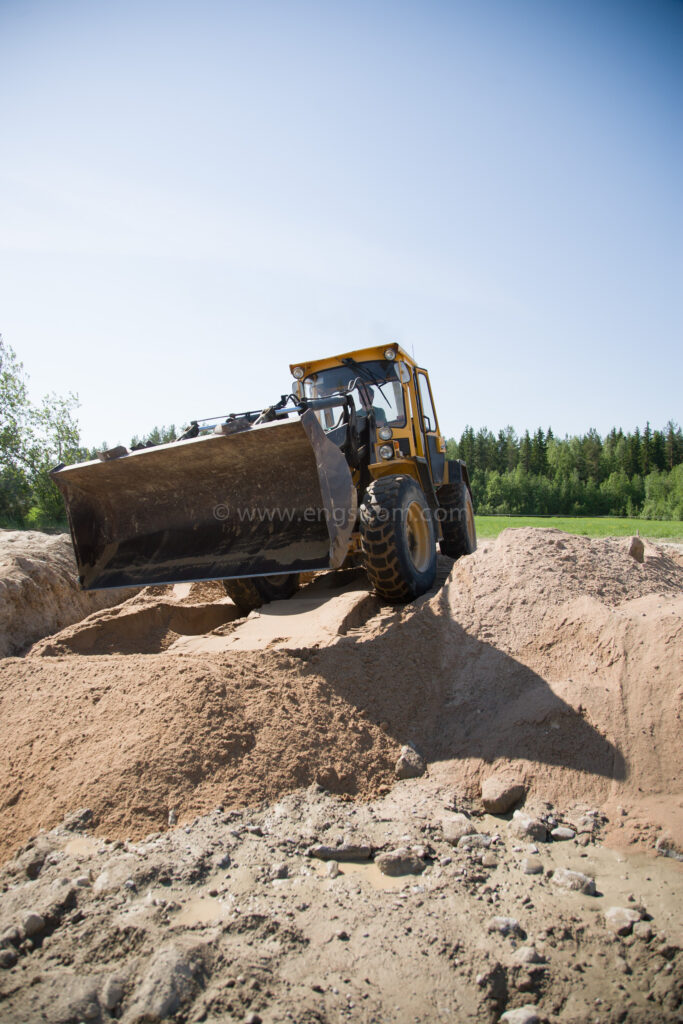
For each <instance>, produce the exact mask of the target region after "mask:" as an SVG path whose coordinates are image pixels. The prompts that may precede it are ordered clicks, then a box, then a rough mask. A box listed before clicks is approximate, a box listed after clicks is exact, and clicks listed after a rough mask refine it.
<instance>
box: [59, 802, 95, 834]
mask: <svg viewBox="0 0 683 1024" xmlns="http://www.w3.org/2000/svg"><path fill="white" fill-rule="evenodd" d="M92 824H93V816H92V811H91V810H90V808H89V807H81V808H80V809H79V810H78V811H73V812H72V813H71V814H67V816H66V818H64V821H63V822H62V828H65V829H66V830H67V831H68V832H82V831H83V829H86V828H90V826H91V825H92Z"/></svg>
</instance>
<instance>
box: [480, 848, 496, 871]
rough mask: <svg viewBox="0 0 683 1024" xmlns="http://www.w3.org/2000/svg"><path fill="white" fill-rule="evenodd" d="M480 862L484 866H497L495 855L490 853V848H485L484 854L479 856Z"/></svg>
mask: <svg viewBox="0 0 683 1024" xmlns="http://www.w3.org/2000/svg"><path fill="white" fill-rule="evenodd" d="M481 863H482V867H485V868H497V867H498V858H497V857H496V855H495V853H491V851H490V850H487V851H486V853H485V854H484V856H483V857H482V858H481Z"/></svg>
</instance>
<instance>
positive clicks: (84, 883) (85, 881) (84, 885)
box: [74, 875, 92, 889]
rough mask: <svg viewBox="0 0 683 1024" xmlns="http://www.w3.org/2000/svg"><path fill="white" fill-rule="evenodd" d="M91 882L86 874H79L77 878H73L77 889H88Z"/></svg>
mask: <svg viewBox="0 0 683 1024" xmlns="http://www.w3.org/2000/svg"><path fill="white" fill-rule="evenodd" d="M91 884H92V883H91V881H90V878H89V876H88V875H79V876H78V878H74V885H76V886H78V888H79V889H89V888H90V886H91Z"/></svg>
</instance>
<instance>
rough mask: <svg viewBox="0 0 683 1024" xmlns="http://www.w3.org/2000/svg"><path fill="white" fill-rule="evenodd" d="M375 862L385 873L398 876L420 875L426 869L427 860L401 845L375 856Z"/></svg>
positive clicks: (393, 876) (394, 876)
mask: <svg viewBox="0 0 683 1024" xmlns="http://www.w3.org/2000/svg"><path fill="white" fill-rule="evenodd" d="M375 864H376V865H377V867H378V868H379V870H380V871H381V872H382V874H383V875H390V876H391V877H392V878H396V877H398V876H399V875H420V874H422V872H423V871H424V869H425V866H426V865H425V862H424V861H423V860H422V858H421V857H418V855H417V854H416V853H413V851H412V850H408V849H407V848H406V847H399V849H397V850H391V851H388V852H387V853H380V854H378V856H377V857H375Z"/></svg>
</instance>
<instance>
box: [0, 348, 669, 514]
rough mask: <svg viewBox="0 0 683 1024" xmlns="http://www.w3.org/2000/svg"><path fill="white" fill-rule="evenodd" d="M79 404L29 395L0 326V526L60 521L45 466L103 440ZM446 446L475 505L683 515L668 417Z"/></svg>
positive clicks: (153, 439) (137, 440)
mask: <svg viewBox="0 0 683 1024" xmlns="http://www.w3.org/2000/svg"><path fill="white" fill-rule="evenodd" d="M77 408H78V398H77V396H76V395H74V394H71V393H69V394H67V395H66V397H63V396H59V395H55V394H51V395H46V396H45V397H44V398H43V399H42V401H41V402H39V403H34V402H32V401H31V399H30V398H29V393H28V386H27V375H26V372H25V370H24V367H23V365H22V363H21V362H20V361H19V359H18V358H17V355H16V353H15V352H14V351H13V350H12V348H10V346H9V345H6V344H5V343H4V341H3V340H2V336H1V335H0V526H17V527H21V526H29V527H34V528H37V529H41V528H45V527H49V526H56V525H61V524H63V523H64V515H65V514H64V505H63V503H62V498H61V495H60V494H59V492H58V490H57V488H56V487H55V486H54V484H53V483H52V481H51V479H50V476H49V473H50V470H51V469H53V468H54V467H55V466H56V465H57V464H58V463H64V464H65V465H69V464H71V463H74V462H83V461H85V460H87V459H94V458H96V455H97V452H98V451H102V450H104V449H106V448H107V447H108V446H107V444H106V443H105V442H103V443H102V444H101V445H98V446H97V447H96V448H87V447H85V446H83V444H82V443H81V438H80V431H79V426H78V421H77V419H76V410H77ZM175 437H176V429H175V427H174V426H173V425H171V426H168V427H155V428H154V429H153V430H152V431H150V432H149V433H148V434H146V435H144V436H142V437H138V436H135V437H133V438H131V441H130V445H129V447H131V448H136V447H140V446H146V445H148V444H162V443H164V442H168V441H172V440H174V439H175ZM447 450H448V455H449V457H450V458H461V459H464V460H465V461H466V462H467V466H468V470H469V474H470V479H471V482H472V493H473V498H474V505H475V511H477V512H478V513H480V514H506V513H507V514H512V515H586V516H596V515H598V516H599V515H611V516H642V517H644V518H649V519H679V520H681V519H683V436H682V434H681V428H680V427H679V426H678V425H677V424H676V423H674V422H673V421H671V420H670V421H669V422H668V423H667V424H666V426H665V427H664V429H662V430H652V429H651V428H650V424H649V423H647V424H646V425H645V428H644V429H643V430H642V431H641V430H639V428H637V427H636V429H635V430H634V432H633V433H624V431H623V430H621V429H616V428H614V429H613V430H611V431H610V432H609V434H607V436H606V437H605V438H604V439H603V438H601V437H600V435H599V434H598V433H597V431H595V430H589V431H588V433H587V434H584V435H579V436H575V437H565V438H563V439H560V438H556V437H555V436H554V434H553V432H552V430H550V429H548V430H547V431H545V432H544V431H543V430H542V429H541V428H539V429H538V430H537V431H536V432H535V433H534V434H533V435H531V434H529V432H528V431H526V432H525V433H524V434H523V435H522V436H521V437H520V436H518V435H517V434H516V433H515V431H514V430H513V428H512V427H506V428H505V430H501V431H499V432H498V434H493V433H492V432H491V431H490V430H488V429H487V428H486V427H483V428H482V429H480V430H478V431H477V432H476V433H475V431H474V429H473V428H472V427H470V426H468V427H466V428H465V430H464V431H463V433H462V435H461V437H460V440H456V439H455V438H451V439H450V440H449V441H448V443H447Z"/></svg>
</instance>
